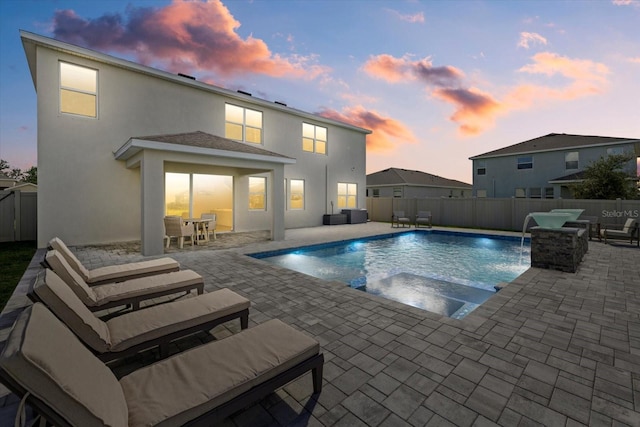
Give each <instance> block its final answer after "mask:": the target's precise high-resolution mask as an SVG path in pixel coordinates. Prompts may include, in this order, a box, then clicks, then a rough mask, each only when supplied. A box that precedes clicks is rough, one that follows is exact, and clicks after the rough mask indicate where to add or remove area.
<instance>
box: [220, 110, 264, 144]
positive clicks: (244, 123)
mask: <svg viewBox="0 0 640 427" xmlns="http://www.w3.org/2000/svg"><path fill="white" fill-rule="evenodd" d="M224 113H225V115H224V117H225V127H224V132H225V136H226V137H227V138H229V139H235V140H236V141H244V142H251V143H253V144H262V112H261V111H256V110H251V109H249V108H244V107H239V106H237V105H233V104H225V111H224Z"/></svg>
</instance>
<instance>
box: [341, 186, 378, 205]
mask: <svg viewBox="0 0 640 427" xmlns="http://www.w3.org/2000/svg"><path fill="white" fill-rule="evenodd" d="M374 194H375V193H374ZM357 204H358V184H354V183H347V182H339V183H338V208H355V207H356V206H357Z"/></svg>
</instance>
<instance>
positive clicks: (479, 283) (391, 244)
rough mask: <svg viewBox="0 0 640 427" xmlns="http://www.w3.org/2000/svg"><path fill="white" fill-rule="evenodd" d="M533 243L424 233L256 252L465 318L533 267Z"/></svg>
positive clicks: (264, 257)
mask: <svg viewBox="0 0 640 427" xmlns="http://www.w3.org/2000/svg"><path fill="white" fill-rule="evenodd" d="M527 243H528V241H527ZM529 248H530V246H529V245H528V244H527V245H526V248H525V252H526V253H527V256H522V255H521V249H520V240H519V239H518V238H509V237H501V236H488V235H476V234H472V233H452V232H443V231H437V230H429V231H427V230H425V231H422V230H421V231H411V232H405V233H400V234H396V235H393V236H384V237H383V238H381V236H377V237H374V238H368V239H363V240H354V241H347V242H337V243H332V244H323V245H316V246H311V247H305V248H298V249H293V250H287V251H277V252H266V253H259V254H253V255H251V256H253V257H255V258H259V259H262V260H264V261H267V262H269V263H273V264H276V265H279V266H281V267H285V268H288V269H291V270H295V271H298V272H301V273H305V274H308V275H310V276H313V277H317V278H320V279H324V280H330V281H332V280H333V281H341V282H344V283H346V284H348V285H349V286H351V287H353V288H357V289H360V290H363V291H366V292H367V293H370V294H374V295H379V296H382V297H384V298H388V299H391V300H395V301H399V302H402V303H404V304H408V305H411V306H414V307H418V308H421V309H424V310H428V311H432V312H435V313H439V314H442V315H445V316H449V317H454V318H462V317H464V316H465V315H467V314H468V313H469V312H471V311H472V310H473V309H475V308H476V307H477V306H478V305H480V304H482V303H483V302H484V301H486V300H487V299H488V298H489V297H491V296H492V295H493V294H495V292H496V291H495V286H496V285H498V284H499V283H502V282H509V281H511V280H513V279H515V278H516V277H517V276H519V275H520V274H522V273H523V272H524V271H525V270H526V269H528V268H529V266H530V261H529V260H530V256H528V253H529V251H530V249H529Z"/></svg>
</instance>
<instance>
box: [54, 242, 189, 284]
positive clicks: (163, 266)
mask: <svg viewBox="0 0 640 427" xmlns="http://www.w3.org/2000/svg"><path fill="white" fill-rule="evenodd" d="M49 249H55V250H56V251H58V252H59V253H60V254H61V255H62V256H63V257H64V258H65V259H66V260H67V262H68V263H69V265H70V266H71V268H73V269H74V270H75V272H76V273H78V274H79V275H80V276H81V277H82V279H83V280H84V281H85V282H86V283H87V285H89V286H94V285H101V284H103V283H113V282H122V281H124V280H130V279H136V278H138V277H146V276H153V275H155V274H163V273H170V272H172V271H178V270H180V264H178V261H176V260H174V259H172V258H168V257H165V258H158V259H152V260H148V261H140V262H133V263H129V264H119V265H110V266H107V267H100V268H95V269H93V270H88V269H87V268H86V267H85V266H84V265H82V263H81V262H80V260H78V258H76V256H75V255H74V254H73V252H71V250H70V249H69V248H68V247H67V245H66V244H65V243H64V242H63V241H62V240H60V239H59V238H57V237H54V238H53V239H51V240H50V241H49Z"/></svg>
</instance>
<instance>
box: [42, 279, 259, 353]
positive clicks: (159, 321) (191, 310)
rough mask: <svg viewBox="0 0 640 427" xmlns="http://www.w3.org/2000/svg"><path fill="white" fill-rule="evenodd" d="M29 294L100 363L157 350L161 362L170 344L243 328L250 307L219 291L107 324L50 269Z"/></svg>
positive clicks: (150, 308)
mask: <svg viewBox="0 0 640 427" xmlns="http://www.w3.org/2000/svg"><path fill="white" fill-rule="evenodd" d="M33 292H34V293H35V294H36V295H37V299H38V300H39V301H42V302H43V303H44V304H45V305H46V306H47V307H48V308H49V310H51V312H53V314H55V315H56V317H57V318H58V319H60V320H61V321H62V322H63V323H64V324H65V325H67V327H68V328H69V329H71V330H72V331H73V333H75V334H76V335H77V336H78V338H80V341H82V342H83V343H84V345H85V346H87V347H89V349H90V350H91V351H92V352H93V353H94V354H96V355H97V356H98V357H99V358H100V359H101V360H103V361H109V360H114V359H120V358H123V357H126V356H130V355H132V354H136V353H138V352H140V351H142V350H147V349H149V348H152V347H156V346H157V347H158V349H159V353H160V357H161V358H164V357H167V355H168V353H169V344H170V343H171V342H172V341H173V340H175V339H178V338H183V337H185V336H188V335H191V334H194V333H196V332H200V331H209V330H211V329H213V328H214V327H215V326H217V325H219V324H221V323H225V322H228V321H230V320H234V319H238V318H239V319H240V327H241V329H246V328H247V326H248V324H249V306H250V305H251V303H250V302H249V300H248V299H246V298H244V297H243V296H240V295H238V294H236V293H235V292H233V291H231V290H229V289H220V290H218V291H215V292H209V293H206V294H203V295H198V296H197V297H193V298H186V299H182V300H178V301H172V302H168V303H166V304H158V305H154V306H152V307H148V308H146V309H144V310H138V311H130V312H127V313H124V314H122V315H120V316H117V317H113V318H111V319H109V320H107V321H106V322H105V321H102V320H101V319H99V318H98V317H96V315H95V314H93V313H92V312H91V311H90V310H89V309H88V308H87V306H85V305H84V304H83V303H82V301H80V298H78V296H77V295H76V294H74V293H73V291H72V290H71V288H69V286H67V285H66V284H65V283H64V282H63V281H62V279H61V278H60V277H58V275H56V273H54V272H53V271H52V270H44V271H42V272H40V273H39V274H38V277H37V278H36V284H35V286H34V288H33Z"/></svg>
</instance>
